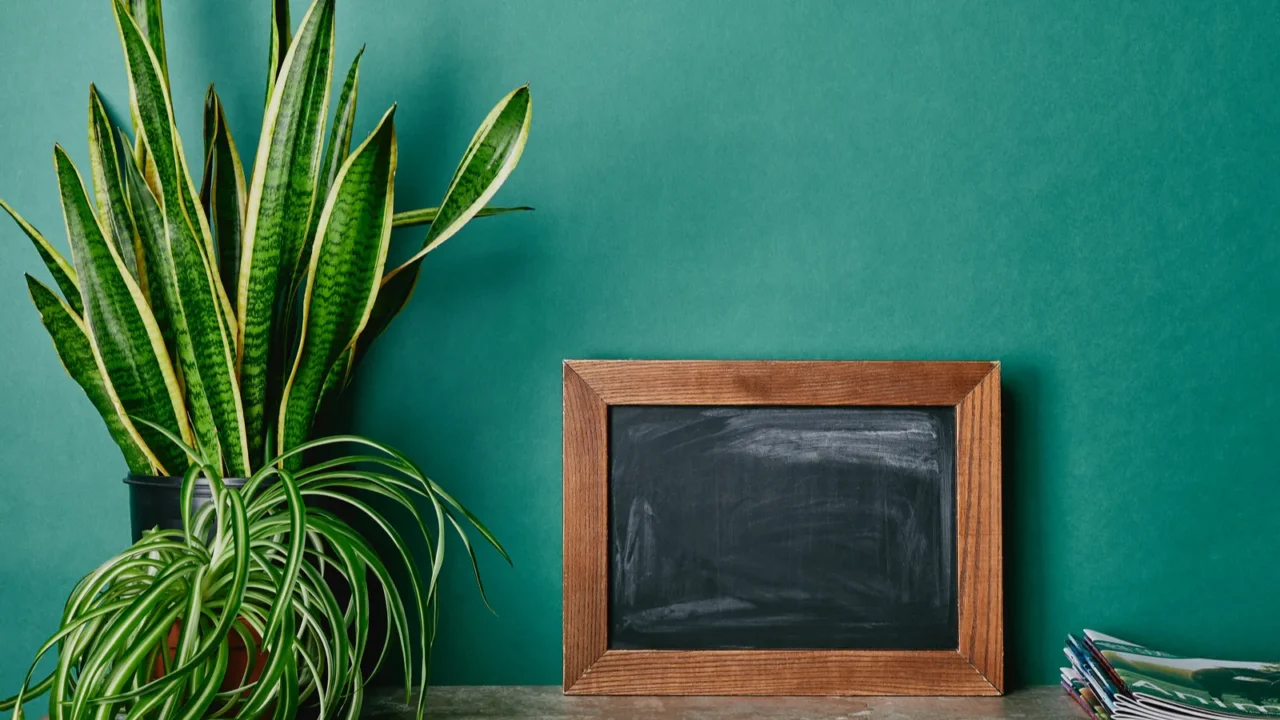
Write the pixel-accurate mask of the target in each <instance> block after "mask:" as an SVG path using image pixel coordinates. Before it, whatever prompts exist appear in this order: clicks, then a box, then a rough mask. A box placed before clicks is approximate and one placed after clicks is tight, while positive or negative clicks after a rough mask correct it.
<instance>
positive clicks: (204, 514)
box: [0, 421, 506, 720]
mask: <svg viewBox="0 0 1280 720" xmlns="http://www.w3.org/2000/svg"><path fill="white" fill-rule="evenodd" d="M139 424H142V425H144V426H146V427H148V428H149V429H152V430H155V431H156V432H157V433H159V434H160V435H162V436H165V437H169V436H171V435H172V433H170V432H169V431H168V430H166V429H164V428H163V427H161V426H159V425H157V424H153V423H148V422H145V421H139ZM172 439H173V440H174V443H173V444H174V446H175V447H178V448H179V449H180V450H182V451H183V452H185V453H186V454H187V455H188V456H189V458H190V459H191V464H190V466H189V468H188V470H187V471H186V475H185V478H184V482H183V485H182V499H183V504H182V507H183V511H184V512H183V530H181V531H177V530H154V531H150V532H148V533H147V534H146V535H145V536H144V537H143V538H142V539H141V540H140V541H139V542H137V543H136V544H135V545H133V546H132V547H130V548H129V549H128V550H126V551H124V552H122V553H120V554H119V555H116V556H115V557H113V558H111V559H110V560H108V561H107V562H105V563H103V564H102V565H101V566H100V567H98V568H97V569H96V570H94V571H92V572H90V573H89V574H88V575H86V576H85V577H84V578H83V579H82V580H81V581H80V582H79V583H78V584H77V585H76V587H75V589H74V590H73V591H72V592H71V595H70V597H69V598H68V599H67V602H66V606H65V608H64V610H63V614H62V621H61V626H60V627H59V628H58V630H57V632H56V633H54V634H53V636H52V637H50V638H49V640H48V642H46V643H45V644H44V646H43V647H41V648H40V650H39V652H38V654H37V656H36V658H35V661H34V662H33V663H32V669H31V671H29V672H28V673H27V677H26V679H25V680H24V681H23V684H22V687H21V690H20V691H19V693H18V694H17V695H16V696H15V697H12V698H9V699H8V700H5V701H2V702H0V709H3V708H8V707H13V708H14V714H13V716H14V720H21V717H22V706H23V703H24V702H26V701H29V700H31V699H32V698H33V697H35V696H39V695H42V694H45V693H48V694H49V720H114V719H115V718H126V719H127V720H141V719H142V718H158V719H159V720H171V719H181V720H200V719H201V718H206V717H236V718H259V717H274V718H276V719H277V720H292V718H293V717H294V715H295V714H296V712H297V710H298V707H299V704H300V703H310V704H314V705H316V706H318V708H319V717H320V718H321V719H322V720H328V719H329V718H348V719H354V718H358V717H359V715H360V707H361V702H362V699H363V692H364V687H365V681H366V674H365V672H364V669H363V668H364V666H363V665H362V663H361V660H362V659H363V658H364V657H365V654H366V650H367V649H368V650H370V651H371V652H372V651H373V650H375V649H376V650H377V652H378V656H377V660H376V662H375V663H374V664H373V667H372V668H371V669H369V673H368V676H372V675H373V673H375V672H377V668H378V666H380V665H381V664H382V662H383V659H384V658H385V657H386V655H387V652H388V650H389V649H391V648H392V647H393V646H397V647H398V648H399V651H400V662H402V663H403V665H404V683H405V693H406V702H409V695H410V694H411V691H412V688H413V681H414V675H415V673H414V670H413V662H412V656H411V652H410V646H411V645H410V639H411V630H410V627H411V618H410V617H409V614H408V612H407V611H406V607H405V603H404V601H403V600H402V599H401V598H402V597H407V598H409V600H410V602H409V605H410V608H409V610H412V611H413V612H414V614H415V616H416V617H415V618H414V620H416V624H417V630H418V637H417V642H418V643H419V645H420V647H422V648H423V653H422V658H421V661H420V664H419V669H418V674H417V677H418V680H419V684H420V686H419V697H418V704H417V713H418V717H419V718H421V717H422V713H423V708H424V704H423V701H424V698H425V693H423V692H421V691H422V687H421V685H422V684H424V683H425V681H426V678H427V673H428V670H429V661H430V649H431V644H432V641H433V639H434V637H435V629H436V611H437V608H438V606H437V604H436V602H437V596H436V583H437V579H438V576H439V573H440V567H441V562H442V561H443V559H444V548H445V542H444V541H445V530H446V523H448V524H451V525H452V526H453V529H454V530H455V531H456V534H457V535H458V536H459V537H460V538H461V540H462V543H463V546H464V547H465V549H466V550H467V552H468V554H470V555H471V561H472V567H473V569H474V568H475V555H474V553H473V552H472V548H471V545H470V542H469V541H468V539H467V535H466V532H465V531H464V529H463V522H466V523H469V524H470V525H472V526H473V527H474V528H475V529H476V530H477V531H479V532H480V533H481V534H482V535H483V536H484V538H485V539H486V540H487V541H489V542H490V543H492V544H493V545H494V547H495V548H497V549H498V551H499V552H502V553H503V556H504V557H506V554H505V552H503V551H502V548H501V546H500V545H499V544H498V542H497V541H496V540H495V539H494V538H493V536H492V535H491V534H490V533H489V532H488V530H486V529H485V528H484V526H483V525H481V524H480V522H479V521H478V520H476V519H475V517H474V516H472V515H471V513H469V512H468V511H467V510H466V509H465V508H463V506H462V505H460V504H458V502H457V501H456V500H454V499H453V498H452V497H451V496H450V495H449V494H448V493H446V492H445V491H444V490H443V489H441V488H440V486H439V485H437V484H436V483H434V482H433V481H431V480H430V479H429V478H427V476H426V475H424V474H423V473H422V471H421V470H419V469H418V468H417V467H415V466H414V465H413V463H411V462H410V461H409V460H408V459H407V458H405V457H404V456H403V455H400V454H398V453H396V452H395V451H394V450H392V449H390V448H387V447H385V446H382V445H379V444H377V443H374V442H372V441H369V440H366V439H363V438H359V437H354V436H337V437H330V438H322V439H318V440H313V441H309V442H305V443H301V444H299V445H298V446H297V447H295V448H293V449H292V450H290V451H288V452H286V453H284V454H283V455H281V456H280V457H279V458H278V459H276V460H275V461H273V462H272V463H271V464H269V465H267V466H264V467H263V468H262V469H260V470H258V471H257V472H256V473H254V474H253V476H252V477H251V478H249V480H248V482H247V483H246V484H245V485H244V486H243V487H241V488H239V489H237V488H233V487H228V486H226V485H225V484H224V483H223V482H222V479H221V478H220V476H219V472H218V468H217V467H216V466H214V465H212V464H207V463H205V462H204V456H203V454H201V453H199V452H198V451H197V450H195V449H194V448H191V447H189V446H186V445H185V443H182V442H181V438H178V437H177V436H173V437H172ZM351 443H355V444H357V445H358V446H363V447H364V448H367V449H364V450H359V451H358V452H361V453H368V454H357V455H348V456H344V457H340V458H337V459H333V460H328V461H325V462H321V463H316V464H313V465H311V466H309V467H305V468H302V469H299V470H298V471H297V472H291V471H289V470H286V469H284V467H285V466H287V465H289V463H288V460H289V459H290V458H293V457H299V456H300V455H301V454H302V453H303V452H304V451H307V450H310V449H312V448H317V447H321V446H325V445H329V446H333V445H336V444H348V445H349V444H351ZM201 477H206V478H208V483H209V484H210V485H211V489H212V499H211V500H210V501H209V502H208V503H207V504H205V505H204V506H203V507H202V508H200V509H199V510H198V511H196V512H195V513H194V514H193V512H192V510H191V508H192V500H193V498H194V496H195V488H196V483H197V480H198V479H199V478H201ZM375 500H381V501H382V502H383V503H390V504H391V505H392V506H395V507H399V508H402V509H403V510H405V511H407V512H408V513H409V514H410V515H411V516H412V518H413V520H414V524H415V525H416V526H417V528H418V529H417V530H416V531H415V534H420V535H421V537H422V538H423V539H424V540H425V542H426V545H427V548H428V550H429V553H430V556H431V560H432V562H431V569H430V573H429V574H427V573H425V572H422V571H420V570H419V569H418V566H417V564H416V563H415V562H414V561H413V559H412V558H411V557H410V554H409V550H408V545H407V543H406V540H405V538H404V537H402V536H401V535H400V534H399V533H398V531H397V530H396V529H395V527H394V526H393V525H392V523H391V522H390V521H389V520H388V519H387V517H386V516H385V515H384V514H383V513H382V512H381V511H379V510H378V509H376V508H375V507H374V505H373V504H371V501H375ZM415 500H418V501H422V502H423V504H424V505H429V506H430V508H431V510H429V511H428V512H426V513H422V512H420V511H419V510H418V506H417V504H416V503H415ZM316 501H322V502H328V503H331V504H332V503H338V504H342V505H346V506H347V507H348V508H349V509H351V511H352V512H354V513H355V514H356V515H357V516H360V517H363V518H364V519H365V520H367V521H369V523H367V524H370V525H371V526H372V527H376V528H378V529H380V530H381V531H382V532H384V533H386V535H387V536H388V538H389V540H390V543H391V545H393V546H394V548H395V550H396V552H397V554H398V555H399V560H400V561H401V562H402V563H403V564H404V566H405V567H404V570H406V571H407V574H408V581H407V583H406V582H405V581H403V580H402V581H400V582H399V583H397V582H396V580H395V578H394V577H393V576H392V574H391V572H390V570H389V569H388V568H387V566H386V565H385V564H384V563H383V561H382V560H381V559H380V558H379V555H378V553H377V552H375V551H374V548H373V547H372V546H371V545H370V543H369V540H368V539H367V538H366V537H365V536H364V535H363V534H361V532H359V531H357V530H356V529H355V528H353V527H352V526H351V525H349V524H348V523H347V522H346V521H344V520H343V519H342V517H340V516H339V515H337V514H335V513H334V512H332V511H331V510H328V509H323V508H322V507H320V506H318V504H317V502H316ZM459 517H461V520H459ZM423 575H427V576H426V577H423ZM476 582H477V583H479V582H480V574H479V571H478V570H477V571H476ZM371 585H373V586H374V587H378V586H380V587H381V588H382V589H383V591H382V593H381V595H382V598H383V601H384V603H385V607H386V613H387V617H388V619H389V620H388V623H387V629H386V634H385V637H382V638H377V637H374V638H370V637H369V614H370V603H371V596H370V592H369V590H370V586H371ZM406 585H407V588H406V587H405V586H406ZM480 592H481V594H482V596H483V593H484V588H483V586H481V587H480ZM339 597H345V598H346V599H345V601H339V600H338V598H339ZM374 597H376V596H374ZM393 633H394V636H395V639H394V641H393V639H392V636H393ZM166 639H167V640H166ZM236 645H238V646H240V647H241V648H243V649H242V650H240V652H241V654H242V655H244V656H245V657H244V658H243V659H242V661H241V663H240V666H239V669H238V670H237V669H233V668H234V665H235V664H234V663H233V662H232V661H231V655H232V653H233V648H234V647H235V646H236ZM55 650H56V652H57V666H56V667H55V668H54V669H53V671H52V672H51V673H50V675H49V676H48V677H46V678H45V679H43V680H41V681H39V682H34V683H33V682H32V678H33V674H34V671H35V668H36V664H37V663H39V662H40V659H41V657H42V656H44V655H45V654H47V653H50V652H52V651H55Z"/></svg>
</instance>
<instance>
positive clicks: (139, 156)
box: [125, 0, 169, 184]
mask: <svg viewBox="0 0 1280 720" xmlns="http://www.w3.org/2000/svg"><path fill="white" fill-rule="evenodd" d="M128 3H129V5H128V8H127V10H128V12H129V15H130V17H132V18H133V21H134V23H136V24H137V26H138V28H139V29H140V30H141V32H142V35H143V37H145V38H146V40H147V44H148V45H149V46H151V48H152V51H153V52H154V53H155V55H156V60H157V61H158V62H159V63H160V76H161V77H162V78H164V85H165V87H168V86H169V64H168V58H167V54H168V53H167V50H166V49H165V41H164V13H163V12H162V11H161V0H128ZM129 117H130V119H131V120H132V122H133V134H134V136H135V137H137V138H138V143H137V145H136V146H134V157H135V158H136V160H137V162H138V164H139V165H140V166H142V167H144V168H146V176H147V178H148V179H149V180H154V179H155V163H154V162H153V160H152V158H150V157H149V156H147V154H146V152H145V150H144V149H143V147H142V142H141V140H142V134H141V132H140V129H141V127H142V118H141V116H140V114H139V112H138V102H137V98H136V96H135V93H134V89H133V83H132V82H130V84H129ZM125 147H128V146H127V145H126V146H125ZM153 184H154V183H153Z"/></svg>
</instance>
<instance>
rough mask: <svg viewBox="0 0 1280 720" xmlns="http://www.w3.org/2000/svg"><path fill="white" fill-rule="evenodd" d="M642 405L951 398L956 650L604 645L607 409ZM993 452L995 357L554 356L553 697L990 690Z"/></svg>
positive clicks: (997, 622)
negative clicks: (557, 606)
mask: <svg viewBox="0 0 1280 720" xmlns="http://www.w3.org/2000/svg"><path fill="white" fill-rule="evenodd" d="M650 404H651V405H788V406H839V405H884V406H920V405H935V406H936V405H951V406H954V407H955V408H956V442H957V448H956V482H957V488H956V514H957V518H956V520H957V568H958V571H959V578H958V588H957V589H958V593H959V600H958V612H959V620H960V634H959V648H958V650H956V651H950V650H919V651H912V650H891V651H879V650H742V651H739V650H694V651H685V650H608V649H607V647H608V593H609V588H608V569H609V568H608V548H609V529H608V478H609V458H608V417H609V406H610V405H650ZM1000 458H1001V455H1000V367H999V363H988V362H974V363H970V362H941V363H929V362H774V361H768V362H722V361H578V360H571V361H566V362H565V364H564V686H563V688H564V691H565V692H566V693H568V694H574V695H998V694H1001V692H1002V691H1003V688H1004V668H1003V662H1004V634H1003V630H1004V626H1003V564H1002V548H1001V497H1000V482H1001V473H1000Z"/></svg>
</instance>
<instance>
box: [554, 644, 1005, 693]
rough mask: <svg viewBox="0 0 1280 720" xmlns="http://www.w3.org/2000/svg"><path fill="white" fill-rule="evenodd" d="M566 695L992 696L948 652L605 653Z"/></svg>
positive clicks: (957, 656)
mask: <svg viewBox="0 0 1280 720" xmlns="http://www.w3.org/2000/svg"><path fill="white" fill-rule="evenodd" d="M566 692H568V693H569V694H573V695H996V694H998V692H997V691H996V689H995V688H993V687H992V686H991V684H990V683H988V682H987V681H986V679H984V678H983V677H982V675H981V674H980V673H979V672H978V671H977V670H975V669H974V667H973V666H972V665H971V664H970V663H969V661H968V660H966V659H965V658H964V657H963V656H962V655H960V654H959V653H957V652H955V651H951V650H916V651H913V650H696V651H688V650H610V651H608V652H606V653H605V654H604V655H603V656H602V657H601V658H600V659H599V660H597V661H596V662H595V664H593V665H592V666H591V668H590V669H589V670H588V671H587V673H586V674H585V675H583V676H582V678H581V679H579V680H578V682H577V683H575V684H574V685H573V686H572V687H570V688H566Z"/></svg>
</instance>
